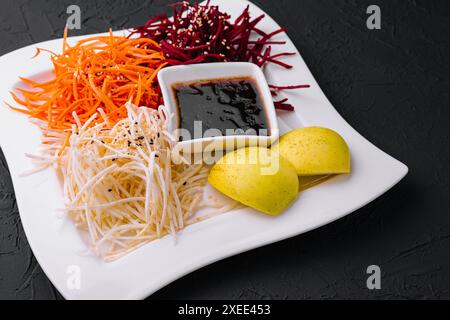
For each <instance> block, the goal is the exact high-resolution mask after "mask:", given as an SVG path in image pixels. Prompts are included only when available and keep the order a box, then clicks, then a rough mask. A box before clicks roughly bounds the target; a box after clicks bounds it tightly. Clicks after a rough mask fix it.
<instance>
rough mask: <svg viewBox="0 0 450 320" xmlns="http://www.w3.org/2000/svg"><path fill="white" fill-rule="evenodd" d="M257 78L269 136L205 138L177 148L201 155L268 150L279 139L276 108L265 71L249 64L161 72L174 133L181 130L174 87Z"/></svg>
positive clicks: (191, 67)
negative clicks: (222, 151) (208, 152)
mask: <svg viewBox="0 0 450 320" xmlns="http://www.w3.org/2000/svg"><path fill="white" fill-rule="evenodd" d="M241 77H242V78H245V77H249V78H253V79H254V81H255V83H256V86H257V90H258V92H259V94H260V95H261V100H262V103H263V106H264V108H265V111H266V114H267V122H268V125H269V135H268V136H257V135H233V136H220V137H204V138H201V139H192V140H186V141H181V142H179V143H178V144H177V146H176V149H177V150H179V151H181V152H184V153H197V152H202V151H204V150H206V149H207V150H208V151H219V150H233V149H239V148H242V147H253V146H264V147H268V146H270V145H271V144H272V143H273V142H275V141H277V140H278V137H279V129H278V122H277V115H276V111H275V106H274V103H273V100H272V95H271V93H270V88H269V85H268V84H267V81H266V78H265V76H264V73H263V72H262V71H261V69H260V68H259V67H258V66H257V65H255V64H253V63H248V62H216V63H203V64H192V65H186V66H185V65H180V66H173V67H168V68H163V69H162V70H161V71H159V73H158V81H159V86H160V87H161V91H162V95H163V99H164V105H165V107H166V110H167V111H168V112H169V113H173V114H174V117H173V121H172V122H171V125H170V127H169V130H170V131H171V132H173V131H174V130H176V129H178V126H179V124H178V123H177V122H178V121H177V119H178V118H179V117H178V116H179V115H178V112H179V109H178V106H177V100H176V96H175V92H174V89H173V86H174V85H175V84H179V83H184V82H187V83H189V82H195V81H202V82H203V81H205V80H206V81H208V80H215V79H226V78H241Z"/></svg>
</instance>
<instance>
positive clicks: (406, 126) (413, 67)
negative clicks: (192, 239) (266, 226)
mask: <svg viewBox="0 0 450 320" xmlns="http://www.w3.org/2000/svg"><path fill="white" fill-rule="evenodd" d="M169 2H171V1H150V0H148V1H142V0H140V1H138V0H128V1H125V0H103V1H102V0H98V1H87V0H86V1H81V0H78V1H77V0H69V1H57V0H53V1H50V0H48V1H46V0H0V40H1V42H0V54H4V53H7V52H9V51H11V50H14V49H17V48H20V47H22V46H25V45H28V44H31V43H34V42H39V41H43V40H48V39H52V38H57V37H60V36H61V34H62V31H63V26H64V25H65V19H66V18H67V16H66V8H67V6H68V5H70V4H78V5H79V6H80V7H81V9H82V30H81V31H80V32H78V33H95V32H103V31H105V30H107V29H108V28H109V27H110V26H112V27H113V28H114V29H121V28H124V27H130V26H133V25H136V24H142V23H144V22H145V21H146V18H147V17H149V16H150V15H152V14H155V13H158V12H162V11H167V8H166V7H165V5H166V4H167V3H169ZM255 2H256V3H257V4H258V5H260V6H261V7H262V8H263V9H264V10H265V11H267V12H268V13H269V14H270V15H272V17H274V18H275V20H277V21H278V22H279V23H280V24H282V25H284V26H287V27H288V28H289V31H288V33H289V36H290V37H291V38H292V40H293V41H294V43H295V44H296V45H297V47H298V48H299V50H300V52H301V54H302V55H303V58H304V59H305V61H306V63H307V64H308V66H309V67H310V69H311V71H312V73H313V74H314V75H315V76H316V78H317V80H318V82H319V84H320V85H321V87H322V89H323V90H324V92H325V93H326V95H327V96H328V97H329V99H330V100H331V101H332V103H333V104H334V105H335V106H336V108H337V109H338V110H339V111H340V113H341V114H342V115H343V116H344V118H345V119H346V120H347V121H348V122H349V123H350V124H351V125H352V126H353V127H354V128H355V129H357V130H358V131H359V132H360V133H362V134H363V135H364V136H365V137H367V138H368V139H369V140H370V141H372V142H373V143H374V144H375V145H377V146H379V147H380V148H381V149H383V150H385V151H386V152H388V153H389V154H391V155H393V156H394V157H396V158H398V159H399V160H401V161H403V162H405V163H406V164H407V165H408V166H409V168H410V173H409V175H408V176H407V177H406V179H405V180H403V181H402V182H401V183H400V184H398V185H397V186H396V187H395V188H394V189H392V190H391V191H390V192H388V193H387V194H385V195H384V196H382V197H381V198H379V199H378V200H376V201H374V202H373V203H371V204H370V205H368V206H366V207H365V208H363V209H361V210H359V211H358V212H355V213H353V214H352V215H350V216H348V217H346V218H344V219H341V220H339V221H337V222H335V223H333V224H331V225H328V226H325V227H323V228H320V229H319V230H315V231H313V232H310V233H307V234H305V235H302V236H298V237H295V238H293V239H290V240H286V241H283V242H280V243H276V244H273V245H270V246H266V247H263V248H260V249H256V250H253V251H251V252H248V253H244V254H241V255H238V256H235V257H232V258H229V259H226V260H224V261H221V262H218V263H215V264H213V265H210V266H208V267H205V268H203V269H201V270H199V271H196V272H194V273H192V274H190V275H188V276H185V277H184V278H182V279H180V280H178V281H176V282H174V283H172V284H170V285H168V286H167V287H165V288H164V289H162V290H160V291H159V292H157V293H155V294H154V295H153V296H152V297H151V298H156V299H161V298H183V299H184V298H187V299H191V298H192V299H197V298H203V299H210V298H217V299H222V298H224V299H250V298H255V299H260V298H262V299H322V298H323V299H339V298H341V299H350V298H355V299H411V298H414V299H433V298H447V299H448V298H450V259H449V258H450V216H449V214H450V212H449V211H450V210H449V208H450V206H449V204H450V199H449V192H450V184H449V177H450V175H449V169H450V168H449V161H450V152H449V150H450V149H449V137H448V133H449V129H448V128H449V120H450V111H449V110H450V98H449V92H450V91H449V88H450V86H449V85H450V81H449V73H450V63H449V52H450V50H449V49H450V42H449V39H450V37H449V36H448V32H449V29H450V15H449V9H450V2H449V1H446V0H441V1H437V0H433V1H425V0H423V1H420V0H397V1H393V0H389V1H388V0H375V1H372V0H371V1H370V2H369V1H356V0H301V1H299V0H297V1H296V0H291V1H288V0H286V1H280V0H276V1H275V0H273V1H269V0H267V1H263V0H258V1H255ZM370 4H377V5H379V6H380V7H381V11H382V30H379V31H369V30H368V29H367V28H366V22H365V21H366V18H367V15H366V14H365V11H366V8H367V6H368V5H370ZM75 33H77V32H75ZM72 34H73V33H72ZM0 74H1V70H0ZM3 98H4V97H3ZM371 264H377V265H379V266H380V267H381V270H382V289H381V290H379V291H369V290H368V289H367V288H366V284H365V283H366V277H367V275H366V274H365V270H366V268H367V266H369V265H371ZM0 298H3V299H59V298H61V296H60V295H59V293H58V292H57V291H56V290H55V289H54V287H53V286H52V285H51V283H50V282H49V280H48V279H47V278H46V276H45V275H44V274H43V272H42V270H41V268H40V267H39V265H38V264H37V262H36V260H35V258H34V257H33V254H32V252H31V250H30V248H29V246H28V243H27V239H26V237H25V235H24V232H23V229H22V225H21V222H20V218H19V214H18V210H17V204H16V202H15V198H14V190H13V187H12V184H11V180H10V177H9V173H8V169H7V166H6V162H5V160H4V158H3V155H2V154H0Z"/></svg>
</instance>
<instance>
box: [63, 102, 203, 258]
mask: <svg viewBox="0 0 450 320" xmlns="http://www.w3.org/2000/svg"><path fill="white" fill-rule="evenodd" d="M127 108H128V118H126V119H123V120H121V121H120V122H118V123H117V124H116V125H114V126H113V127H108V123H107V121H106V119H104V120H101V121H103V122H101V123H99V124H94V125H91V127H89V123H85V124H84V125H83V126H82V127H80V126H74V127H73V129H72V134H71V136H70V140H69V146H68V147H67V148H66V149H65V150H64V152H63V155H62V158H61V159H60V160H62V162H64V165H61V166H60V168H61V170H62V173H63V177H64V194H65V199H66V212H67V214H68V215H69V216H70V217H71V218H72V219H73V220H74V221H75V223H76V225H77V226H78V227H81V228H83V229H85V230H87V232H88V234H89V238H90V240H91V249H92V250H93V251H94V252H95V253H97V254H98V255H100V256H102V257H103V258H104V259H105V260H114V259H117V258H119V257H121V256H122V255H124V254H126V253H127V252H129V251H131V250H134V249H136V248H137V247H139V246H141V245H143V244H145V243H147V242H149V241H152V240H155V239H158V238H160V237H162V236H164V235H167V234H173V235H175V234H176V232H177V231H179V230H181V229H183V228H184V227H185V226H186V225H188V224H190V223H192V222H193V221H194V220H195V219H193V215H194V213H195V212H196V211H197V210H198V208H199V206H200V205H201V203H202V197H203V191H204V186H205V184H206V181H207V177H208V169H207V168H206V167H204V166H203V165H201V164H197V165H186V164H174V163H173V162H172V161H171V150H172V147H173V145H174V143H175V141H174V140H173V138H172V136H171V135H170V134H169V133H168V132H167V127H168V125H169V119H168V118H167V117H166V114H165V113H164V111H163V110H162V109H160V110H159V111H156V110H153V109H150V108H145V107H141V108H137V107H135V106H130V105H129V106H127ZM75 116H76V115H75ZM100 116H101V114H100ZM99 118H100V119H101V118H103V117H99ZM95 120H99V119H96V117H95V116H94V117H92V119H91V121H89V122H90V123H92V122H93V121H95Z"/></svg>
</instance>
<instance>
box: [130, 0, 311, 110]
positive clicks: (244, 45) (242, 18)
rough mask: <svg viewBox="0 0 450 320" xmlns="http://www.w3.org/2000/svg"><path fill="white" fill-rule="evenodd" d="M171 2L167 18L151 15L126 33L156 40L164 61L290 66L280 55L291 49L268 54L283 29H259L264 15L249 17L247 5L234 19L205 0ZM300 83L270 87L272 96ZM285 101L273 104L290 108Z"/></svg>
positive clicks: (172, 63)
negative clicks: (203, 1)
mask: <svg viewBox="0 0 450 320" xmlns="http://www.w3.org/2000/svg"><path fill="white" fill-rule="evenodd" d="M171 6H172V7H173V18H171V19H169V18H168V17H167V16H166V15H159V16H155V17H153V18H151V19H150V20H148V21H147V23H146V24H145V25H143V26H140V27H136V28H134V29H133V30H132V34H131V35H130V36H133V35H139V37H144V38H151V39H153V40H155V41H157V42H158V43H159V44H160V47H161V50H162V51H163V53H164V55H165V58H166V61H167V62H168V64H170V65H179V64H194V63H205V62H229V61H244V62H252V63H254V64H256V65H258V66H260V67H263V66H264V65H265V64H266V63H275V64H278V65H280V66H282V67H284V68H288V69H290V68H292V66H291V65H289V64H287V63H284V62H283V61H281V60H280V58H283V57H284V56H290V55H294V54H295V53H293V52H285V53H278V54H274V55H272V54H271V50H272V46H273V45H283V44H285V42H284V41H274V40H272V38H273V37H274V36H275V35H277V34H279V33H281V32H284V31H285V30H286V29H285V28H281V29H278V30H274V31H273V32H270V33H266V32H263V31H262V30H260V29H259V28H257V25H258V23H259V22H260V21H261V20H262V19H263V18H264V15H260V16H259V17H257V18H254V19H251V17H250V12H249V7H248V6H247V7H246V8H245V9H244V11H243V12H242V13H241V14H240V15H239V17H238V18H237V19H236V20H235V21H234V22H232V21H231V20H230V15H229V14H227V13H224V12H221V11H220V10H219V7H218V6H214V5H209V1H208V2H207V3H206V4H205V5H199V4H194V5H190V4H189V3H188V2H187V1H183V2H180V3H175V4H172V5H171ZM302 87H306V86H288V87H282V88H279V87H273V89H274V90H273V91H272V93H273V95H274V96H276V94H277V92H278V91H279V90H285V89H297V88H302ZM286 101H287V100H286V99H285V100H282V101H276V102H275V107H277V108H279V109H283V110H293V107H292V105H290V104H288V103H286Z"/></svg>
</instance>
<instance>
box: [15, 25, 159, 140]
mask: <svg viewBox="0 0 450 320" xmlns="http://www.w3.org/2000/svg"><path fill="white" fill-rule="evenodd" d="M43 51H45V52H49V53H50V54H51V57H50V58H51V60H52V63H53V74H54V78H53V79H52V80H50V81H45V82H38V81H35V80H32V79H25V78H21V80H22V81H23V82H24V83H26V84H27V85H28V86H30V87H31V89H28V90H25V89H17V90H16V92H11V95H12V98H13V99H14V101H15V102H16V103H18V104H19V105H22V106H23V107H25V108H17V107H13V106H11V105H9V104H8V106H10V107H11V108H12V109H14V110H16V111H19V112H22V113H25V114H27V115H29V116H30V117H33V118H37V119H40V120H43V121H45V122H48V128H50V129H56V130H65V129H69V128H71V126H72V124H75V119H74V118H73V113H74V112H75V113H76V114H77V116H78V118H79V120H80V122H81V123H82V124H84V122H86V121H87V120H88V119H89V118H90V117H91V116H92V115H93V114H94V113H95V112H97V110H98V109H99V108H101V109H102V110H103V111H104V115H106V117H107V118H108V121H109V122H111V124H115V123H117V122H118V121H120V120H121V119H123V118H125V117H126V116H127V111H126V108H125V106H124V104H125V102H127V101H128V100H129V99H132V101H133V102H134V103H135V104H136V105H139V106H146V107H149V108H153V109H157V108H158V106H159V105H160V104H162V96H161V93H160V89H159V87H158V84H157V83H156V81H155V79H156V74H157V73H158V71H159V70H160V69H161V68H162V67H164V66H165V65H166V62H165V59H164V55H163V53H162V51H161V50H160V48H159V45H158V44H157V43H156V42H155V41H153V40H152V39H129V38H127V37H122V36H114V35H113V34H112V32H111V31H110V34H109V35H107V36H95V37H90V38H87V39H84V40H81V41H78V43H77V44H76V45H74V46H70V45H69V44H68V42H67V30H65V32H64V38H63V49H62V53H61V54H56V53H53V52H50V51H48V50H45V49H38V50H37V52H36V56H37V55H39V54H40V53H41V52H43ZM65 144H67V141H66V142H65ZM63 147H64V146H63Z"/></svg>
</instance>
